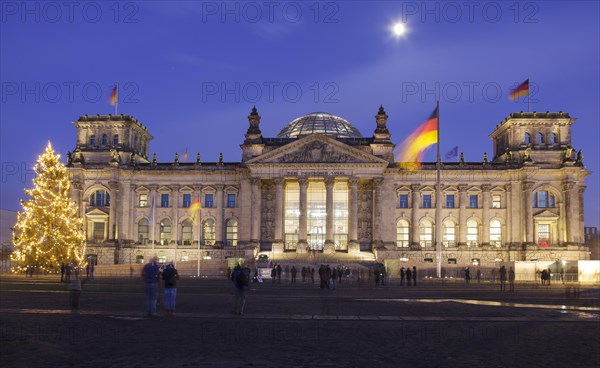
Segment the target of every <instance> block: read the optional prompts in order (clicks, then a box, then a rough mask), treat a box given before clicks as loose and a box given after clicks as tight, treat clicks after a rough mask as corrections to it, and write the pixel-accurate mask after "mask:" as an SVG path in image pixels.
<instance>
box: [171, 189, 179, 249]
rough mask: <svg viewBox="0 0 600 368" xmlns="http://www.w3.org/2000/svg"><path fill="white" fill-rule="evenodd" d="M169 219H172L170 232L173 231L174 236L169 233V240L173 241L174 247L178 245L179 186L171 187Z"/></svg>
mask: <svg viewBox="0 0 600 368" xmlns="http://www.w3.org/2000/svg"><path fill="white" fill-rule="evenodd" d="M171 191H172V193H173V195H172V196H171V197H172V198H171V201H172V204H171V218H172V219H173V223H172V227H171V231H175V234H173V233H171V238H172V239H171V240H174V241H175V246H177V244H179V243H178V242H179V231H180V229H179V185H171Z"/></svg>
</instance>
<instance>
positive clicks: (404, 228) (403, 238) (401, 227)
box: [396, 219, 409, 247]
mask: <svg viewBox="0 0 600 368" xmlns="http://www.w3.org/2000/svg"><path fill="white" fill-rule="evenodd" d="M408 229H409V226H408V221H406V220H402V219H400V220H398V223H397V224H396V245H397V246H399V247H408V245H409V239H408V234H409V233H408V231H409V230H408Z"/></svg>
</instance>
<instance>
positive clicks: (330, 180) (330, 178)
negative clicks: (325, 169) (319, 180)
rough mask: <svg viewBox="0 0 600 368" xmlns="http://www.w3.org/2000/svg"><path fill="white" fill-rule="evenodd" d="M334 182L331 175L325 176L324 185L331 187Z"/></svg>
mask: <svg viewBox="0 0 600 368" xmlns="http://www.w3.org/2000/svg"><path fill="white" fill-rule="evenodd" d="M334 183H335V178H334V177H333V176H327V177H326V178H325V186H326V187H327V188H333V184H334Z"/></svg>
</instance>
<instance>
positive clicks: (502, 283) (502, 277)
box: [500, 266, 506, 291]
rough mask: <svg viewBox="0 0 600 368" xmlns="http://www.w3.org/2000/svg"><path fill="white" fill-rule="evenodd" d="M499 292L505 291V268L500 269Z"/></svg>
mask: <svg viewBox="0 0 600 368" xmlns="http://www.w3.org/2000/svg"><path fill="white" fill-rule="evenodd" d="M500 291H506V267H504V266H502V267H500Z"/></svg>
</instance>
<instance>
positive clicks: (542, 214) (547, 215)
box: [533, 210, 558, 220]
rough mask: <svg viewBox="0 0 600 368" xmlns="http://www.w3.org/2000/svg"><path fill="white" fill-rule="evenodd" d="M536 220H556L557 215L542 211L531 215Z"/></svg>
mask: <svg viewBox="0 0 600 368" xmlns="http://www.w3.org/2000/svg"><path fill="white" fill-rule="evenodd" d="M533 217H535V218H536V219H548V220H550V219H557V218H558V215H557V214H556V213H554V212H552V211H550V210H543V211H542V212H540V213H538V214H535V215H533Z"/></svg>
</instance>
